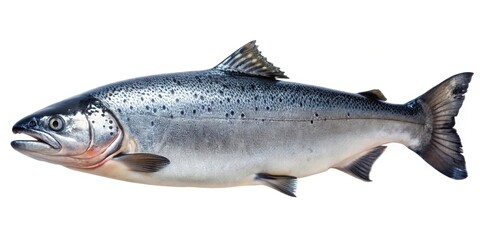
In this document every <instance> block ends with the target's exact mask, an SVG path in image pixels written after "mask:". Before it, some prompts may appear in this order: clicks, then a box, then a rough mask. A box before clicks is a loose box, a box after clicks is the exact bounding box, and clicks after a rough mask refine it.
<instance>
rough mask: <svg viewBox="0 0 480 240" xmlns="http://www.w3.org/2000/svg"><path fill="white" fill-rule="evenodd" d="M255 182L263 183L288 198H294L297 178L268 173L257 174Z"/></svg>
mask: <svg viewBox="0 0 480 240" xmlns="http://www.w3.org/2000/svg"><path fill="white" fill-rule="evenodd" d="M255 180H258V181H261V182H263V183H264V184H265V185H267V186H269V187H271V188H273V189H275V190H277V191H280V192H282V193H284V194H286V195H288V196H290V197H296V196H295V190H296V189H297V178H296V177H292V176H287V175H270V174H268V173H258V174H257V176H256V177H255Z"/></svg>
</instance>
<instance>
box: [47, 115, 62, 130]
mask: <svg viewBox="0 0 480 240" xmlns="http://www.w3.org/2000/svg"><path fill="white" fill-rule="evenodd" d="M63 125H65V122H64V120H63V118H62V117H60V116H53V117H51V118H50V120H48V126H49V127H50V129H52V130H53V131H60V130H62V129H63Z"/></svg>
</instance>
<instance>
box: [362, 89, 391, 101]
mask: <svg viewBox="0 0 480 240" xmlns="http://www.w3.org/2000/svg"><path fill="white" fill-rule="evenodd" d="M358 94H360V95H362V96H364V97H367V98H371V99H375V100H379V101H387V98H386V97H385V95H383V93H382V92H381V91H380V90H378V89H372V90H370V91H365V92H359V93H358Z"/></svg>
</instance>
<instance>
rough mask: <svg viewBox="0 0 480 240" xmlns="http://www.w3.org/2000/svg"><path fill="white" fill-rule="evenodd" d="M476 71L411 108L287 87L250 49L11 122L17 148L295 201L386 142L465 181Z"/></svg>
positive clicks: (370, 95) (141, 177)
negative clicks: (310, 181) (252, 188)
mask: <svg viewBox="0 0 480 240" xmlns="http://www.w3.org/2000/svg"><path fill="white" fill-rule="evenodd" d="M472 75H473V73H471V72H464V73H460V74H457V75H454V76H452V77H449V78H448V79H446V80H445V81H443V82H441V83H440V84H438V85H436V86H435V87H433V88H432V89H430V90H428V91H427V92H426V93H425V94H423V95H421V96H419V97H417V98H415V99H413V100H411V101H408V102H407V103H405V104H391V103H387V102H386V97H385V96H384V94H383V93H382V92H381V91H380V90H378V89H373V90H369V91H364V92H359V93H348V92H342V91H338V90H332V89H327V88H323V87H318V86H311V85H305V84H300V83H295V82H290V81H287V80H281V79H287V78H288V77H287V76H286V75H285V73H284V72H283V71H281V70H280V68H278V67H276V66H274V65H273V64H272V63H271V62H269V61H267V59H266V58H265V57H264V56H263V55H262V54H261V52H260V51H259V50H258V47H257V45H256V43H255V41H251V42H249V43H247V44H245V45H244V46H242V47H241V48H239V49H238V50H236V51H235V52H234V53H232V54H231V55H230V56H228V57H227V58H226V59H224V60H223V61H222V62H220V63H219V64H218V65H216V66H215V67H213V68H211V69H208V70H202V71H189V72H180V73H169V74H161V75H153V76H146V77H139V78H134V79H130V80H124V81H120V82H115V83H111V84H108V85H105V86H101V87H98V88H96V89H93V90H90V91H87V92H85V93H81V94H79V95H77V96H74V97H71V98H69V99H66V100H64V101H60V102H58V103H55V104H52V105H50V106H48V107H46V108H44V109H41V110H39V111H37V112H34V113H33V114H31V115H28V116H26V117H24V118H23V119H21V120H20V121H18V122H17V123H15V124H14V126H13V128H12V131H13V133H15V134H24V135H28V136H30V137H31V138H33V139H30V140H15V141H12V142H11V146H12V147H13V148H14V149H15V150H17V151H18V152H20V153H22V154H24V155H26V156H29V157H32V158H34V159H37V160H40V161H46V162H49V163H53V164H59V165H62V166H65V167H67V168H70V169H73V170H78V171H82V172H86V173H91V174H96V175H99V176H104V177H108V178H113V179H119V180H124V181H129V182H135V183H143V184H152V185H162V186H176V187H208V188H217V187H218V188H220V187H235V186H245V185H265V186H268V187H271V188H273V189H275V190H278V191H279V192H281V193H284V194H286V195H288V196H292V197H295V196H296V195H295V191H296V188H297V179H298V178H302V177H307V176H310V175H314V174H318V173H321V172H324V171H326V170H328V169H331V168H332V169H337V170H340V171H343V172H345V173H347V174H350V175H352V176H354V177H356V178H359V179H361V180H364V181H370V172H371V168H372V166H373V164H374V163H375V161H376V160H377V158H378V157H379V156H380V155H381V154H382V153H383V152H384V150H385V149H386V147H387V146H386V144H388V143H400V144H403V145H405V146H406V147H407V148H408V149H410V150H412V151H413V152H415V153H417V154H418V155H419V156H420V157H421V158H422V159H424V160H425V161H426V162H427V163H428V164H429V165H431V166H432V167H433V168H434V169H436V170H437V171H438V172H440V173H442V174H444V175H445V176H447V177H449V178H452V179H464V178H466V177H467V170H466V166H465V159H464V156H463V155H462V144H461V140H460V137H459V135H458V134H457V132H456V130H455V128H454V125H455V117H456V116H457V115H458V112H459V109H460V107H461V106H462V104H463V101H464V99H465V93H466V92H467V89H468V85H469V83H470V81H471V78H472Z"/></svg>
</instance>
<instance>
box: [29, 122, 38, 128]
mask: <svg viewBox="0 0 480 240" xmlns="http://www.w3.org/2000/svg"><path fill="white" fill-rule="evenodd" d="M28 126H29V127H32V128H33V127H35V126H37V121H35V120H31V121H30V122H29V123H28Z"/></svg>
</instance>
